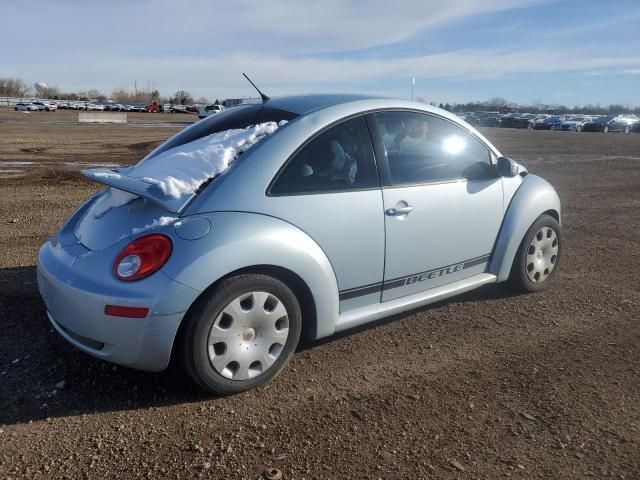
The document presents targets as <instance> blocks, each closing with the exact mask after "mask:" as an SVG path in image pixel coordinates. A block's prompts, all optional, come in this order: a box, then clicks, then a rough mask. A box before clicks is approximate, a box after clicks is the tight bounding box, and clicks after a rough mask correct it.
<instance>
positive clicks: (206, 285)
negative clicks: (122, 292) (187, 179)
mask: <svg viewBox="0 0 640 480" xmlns="http://www.w3.org/2000/svg"><path fill="white" fill-rule="evenodd" d="M201 216H205V217H207V218H208V219H209V221H210V223H211V225H212V229H211V233H209V234H208V235H207V236H206V237H204V238H202V239H199V240H197V241H185V240H183V239H181V238H180V237H178V236H174V235H171V237H172V239H173V241H174V252H176V257H177V258H175V259H173V258H172V259H171V260H170V261H169V262H168V263H167V264H166V266H165V273H166V274H167V275H168V276H169V277H170V278H172V279H174V280H175V281H177V282H178V283H181V284H184V285H186V286H188V287H191V288H193V289H194V290H197V291H198V292H199V293H198V294H197V295H195V296H194V299H193V301H192V302H191V304H190V306H189V308H188V309H187V311H186V312H185V314H184V316H183V318H182V320H181V322H180V325H179V326H178V327H177V328H176V335H175V337H174V339H173V345H174V348H173V350H175V347H176V346H177V345H178V343H176V340H177V339H178V338H179V337H180V335H181V334H182V332H183V330H184V325H185V324H186V321H187V320H188V318H189V315H190V314H191V312H192V311H193V309H194V308H195V307H196V306H197V305H198V304H200V303H201V302H202V300H203V299H204V298H206V297H207V296H208V295H210V293H211V291H212V290H214V289H215V288H216V286H218V285H219V284H220V282H221V281H223V280H225V279H228V278H230V277H233V276H236V275H239V274H246V273H259V274H265V275H269V276H272V277H274V278H276V279H278V280H280V281H281V282H283V283H284V284H285V285H287V286H288V287H289V288H290V289H291V290H292V291H293V293H294V294H295V295H296V298H297V299H298V301H299V303H300V309H301V312H302V318H303V330H302V335H303V338H307V339H317V338H321V337H326V336H329V335H332V334H333V333H334V331H335V324H336V322H337V320H338V316H339V293H338V284H337V279H336V276H335V272H334V270H333V267H332V265H331V262H330V261H329V259H328V257H327V256H326V254H325V252H324V251H323V250H322V248H321V247H320V246H319V245H318V244H317V243H316V242H315V241H314V240H313V239H312V238H311V237H310V236H309V235H307V234H306V233H305V232H303V231H302V230H300V229H298V228H297V227H295V226H294V225H291V224H289V223H287V222H285V221H283V220H280V219H278V218H275V217H271V216H268V215H262V214H256V213H249V212H212V213H209V214H204V215H201Z"/></svg>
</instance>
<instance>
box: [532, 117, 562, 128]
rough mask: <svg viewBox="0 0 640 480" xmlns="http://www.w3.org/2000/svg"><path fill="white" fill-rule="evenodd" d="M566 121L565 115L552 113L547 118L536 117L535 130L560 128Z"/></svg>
mask: <svg viewBox="0 0 640 480" xmlns="http://www.w3.org/2000/svg"><path fill="white" fill-rule="evenodd" d="M564 121H565V117H562V116H559V115H550V116H547V117H546V118H542V119H536V120H535V121H534V122H533V129H534V130H560V125H562V122H564Z"/></svg>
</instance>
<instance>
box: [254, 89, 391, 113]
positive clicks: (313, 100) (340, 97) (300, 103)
mask: <svg viewBox="0 0 640 480" xmlns="http://www.w3.org/2000/svg"><path fill="white" fill-rule="evenodd" d="M381 98H382V97H375V96H371V95H356V94H308V95H292V96H289V97H279V98H273V99H271V100H269V101H268V102H267V105H268V106H270V107H275V108H280V109H282V110H288V111H290V112H293V113H297V114H299V115H303V114H305V113H309V112H311V111H313V110H318V109H320V108H325V107H329V106H331V105H338V104H341V103H349V102H355V101H359V100H372V99H381Z"/></svg>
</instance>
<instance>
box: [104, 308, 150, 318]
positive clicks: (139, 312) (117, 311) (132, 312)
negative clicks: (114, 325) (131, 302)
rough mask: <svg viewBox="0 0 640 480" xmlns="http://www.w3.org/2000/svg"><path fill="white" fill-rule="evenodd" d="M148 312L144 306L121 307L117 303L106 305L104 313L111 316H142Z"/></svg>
mask: <svg viewBox="0 0 640 480" xmlns="http://www.w3.org/2000/svg"><path fill="white" fill-rule="evenodd" d="M148 313H149V309H148V308H144V307H121V306H119V305H107V306H106V307H104V314H105V315H110V316H112V317H129V318H144V317H146V316H147V314H148Z"/></svg>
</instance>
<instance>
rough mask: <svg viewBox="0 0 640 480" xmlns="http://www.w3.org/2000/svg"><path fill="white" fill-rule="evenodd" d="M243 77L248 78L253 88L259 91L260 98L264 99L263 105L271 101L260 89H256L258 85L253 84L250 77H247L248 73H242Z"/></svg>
mask: <svg viewBox="0 0 640 480" xmlns="http://www.w3.org/2000/svg"><path fill="white" fill-rule="evenodd" d="M242 75H244V78H246V79H247V80H248V81H249V83H250V84H251V85H252V86H253V88H255V89H256V90H257V91H258V93H259V94H260V98H262V103H267V102H268V101H269V100H271V99H270V98H269V97H267V96H266V95H265V94H264V93H262V92H261V91H260V89H259V88H258V87H256V84H255V83H253V82H252V81H251V79H250V78H249V77H247V74H246V73H244V72H242Z"/></svg>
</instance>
